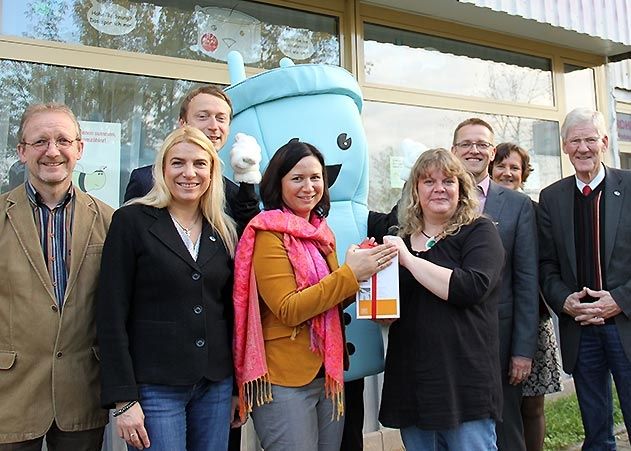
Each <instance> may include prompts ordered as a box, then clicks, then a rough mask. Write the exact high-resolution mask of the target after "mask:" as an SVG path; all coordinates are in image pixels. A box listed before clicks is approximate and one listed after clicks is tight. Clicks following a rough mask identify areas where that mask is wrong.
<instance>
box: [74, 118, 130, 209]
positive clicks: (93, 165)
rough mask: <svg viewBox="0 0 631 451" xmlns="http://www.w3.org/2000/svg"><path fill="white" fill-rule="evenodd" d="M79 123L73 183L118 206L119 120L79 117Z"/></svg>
mask: <svg viewBox="0 0 631 451" xmlns="http://www.w3.org/2000/svg"><path fill="white" fill-rule="evenodd" d="M80 125H81V136H82V139H83V142H84V148H83V156H82V157H81V159H80V160H79V161H77V165H76V166H75V168H74V173H73V174H72V181H73V183H74V186H75V187H76V188H78V189H80V190H81V191H83V192H86V193H89V194H91V195H93V196H94V197H97V198H98V199H100V200H102V201H103V202H105V203H106V204H109V205H110V206H112V207H113V208H118V206H119V204H120V157H121V124H120V123H117V122H92V121H80Z"/></svg>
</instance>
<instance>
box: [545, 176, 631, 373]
mask: <svg viewBox="0 0 631 451" xmlns="http://www.w3.org/2000/svg"><path fill="white" fill-rule="evenodd" d="M605 174H606V175H605V187H604V188H603V191H602V194H603V196H605V218H604V222H605V225H604V234H605V261H604V267H605V275H606V277H607V280H606V287H607V290H608V291H609V293H610V294H611V297H613V299H614V301H616V304H618V306H620V308H621V309H622V314H619V315H617V316H616V317H615V322H616V326H617V328H618V333H619V334H620V341H622V347H623V348H624V351H625V353H626V355H627V358H629V359H631V319H630V318H631V234H630V233H629V231H631V172H629V171H623V170H620V169H613V168H608V167H605ZM575 190H576V179H575V177H574V176H573V175H572V176H569V177H566V178H564V179H562V180H559V181H558V182H556V183H553V184H552V185H550V186H549V187H547V188H545V189H544V190H543V191H541V194H540V195H539V218H538V219H539V254H540V261H539V270H540V273H541V288H542V290H543V294H544V296H545V297H546V301H547V302H548V305H550V307H552V310H554V311H555V312H556V314H557V315H558V316H559V331H560V332H561V355H562V357H563V369H564V370H565V372H567V373H571V372H572V371H573V370H574V366H575V365H576V357H577V355H578V348H579V343H580V340H581V330H582V327H583V326H581V325H580V324H578V323H577V322H576V321H574V318H572V317H570V315H567V314H566V313H564V312H563V304H564V303H565V299H566V298H567V297H568V296H569V295H570V294H571V293H573V292H576V291H579V290H580V289H582V287H579V286H577V281H576V247H575V243H574V240H575V238H574V191H575Z"/></svg>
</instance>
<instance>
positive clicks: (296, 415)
mask: <svg viewBox="0 0 631 451" xmlns="http://www.w3.org/2000/svg"><path fill="white" fill-rule="evenodd" d="M272 396H273V401H272V402H270V403H268V404H263V405H261V406H256V405H255V406H254V409H253V410H252V420H253V421H254V428H255V429H256V433H257V435H258V436H259V439H260V441H261V446H262V447H263V449H265V451H339V450H340V443H341V442H342V432H343V430H344V417H341V418H340V419H335V418H334V417H333V413H334V412H333V400H332V399H330V398H327V397H325V394H324V378H317V379H314V380H313V381H312V382H311V383H309V384H307V385H305V386H302V387H283V386H280V385H272Z"/></svg>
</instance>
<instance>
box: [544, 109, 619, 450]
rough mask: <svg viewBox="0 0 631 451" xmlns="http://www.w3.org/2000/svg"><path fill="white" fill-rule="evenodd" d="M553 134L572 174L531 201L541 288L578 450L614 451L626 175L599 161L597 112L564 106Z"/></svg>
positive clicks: (602, 140)
mask: <svg viewBox="0 0 631 451" xmlns="http://www.w3.org/2000/svg"><path fill="white" fill-rule="evenodd" d="M561 137H562V139H563V151H564V152H565V153H566V154H567V155H568V157H569V159H570V162H571V163H572V165H573V166H574V169H575V172H576V174H575V175H573V176H569V177H566V178H564V179H562V180H560V181H558V182H556V183H554V184H552V185H550V186H549V187H547V188H546V189H544V190H543V191H542V192H541V195H540V198H539V252H540V274H541V286H542V289H543V293H544V296H545V297H546V300H547V301H548V303H549V304H550V307H552V309H553V310H554V311H555V312H556V313H557V315H558V316H559V328H560V332H561V354H562V357H563V368H564V370H565V371H566V372H567V373H571V374H572V376H573V377H574V385H575V387H576V394H577V397H578V403H579V407H580V410H581V417H582V420H583V426H584V429H585V442H584V444H583V448H582V449H583V450H614V449H616V443H615V438H614V435H613V408H612V394H611V375H612V374H613V378H614V380H615V382H616V388H617V391H618V398H619V399H620V404H621V407H622V412H623V415H624V421H625V425H626V428H627V431H631V321H630V320H629V318H630V317H631V235H630V233H629V232H630V231H631V173H630V172H628V171H622V170H618V169H612V168H608V167H606V166H605V165H603V163H602V158H603V155H604V153H605V151H606V150H607V147H608V145H609V138H608V136H607V128H606V126H605V120H604V117H603V115H602V114H601V113H599V112H597V111H593V110H591V109H587V108H580V109H576V110H573V111H571V112H570V113H569V114H568V115H567V117H566V118H565V121H564V123H563V126H562V128H561Z"/></svg>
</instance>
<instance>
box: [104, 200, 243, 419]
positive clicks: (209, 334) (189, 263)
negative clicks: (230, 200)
mask: <svg viewBox="0 0 631 451" xmlns="http://www.w3.org/2000/svg"><path fill="white" fill-rule="evenodd" d="M200 239H201V242H200V246H199V256H198V258H197V261H194V260H193V259H192V258H191V256H190V254H189V252H188V250H187V249H186V246H185V245H184V243H183V242H182V239H181V237H180V236H179V234H178V232H177V230H176V228H175V226H174V225H173V221H172V219H171V217H170V215H169V213H168V211H167V210H166V209H157V208H153V207H148V206H145V205H129V206H125V207H122V208H120V209H119V210H117V211H116V212H115V213H114V216H113V218H112V224H111V226H110V229H109V232H108V234H107V238H106V240H105V244H104V247H103V258H102V260H101V275H100V279H99V285H98V289H97V317H96V320H97V334H98V341H99V345H100V348H101V356H102V361H101V386H102V392H101V403H102V405H103V406H104V407H106V408H107V407H111V406H112V405H113V403H115V402H122V401H130V400H137V399H138V389H137V386H138V384H140V383H151V384H164V385H188V384H194V383H196V382H198V381H199V380H200V379H202V378H207V379H209V380H212V381H218V380H222V379H225V378H226V377H228V376H230V375H231V374H232V352H231V330H232V283H233V262H232V259H231V257H230V254H229V253H228V252H227V250H226V248H225V247H224V244H223V242H222V241H221V239H220V238H219V236H218V235H217V234H216V233H215V232H214V231H213V229H212V228H211V227H210V225H209V224H208V223H207V222H205V221H204V223H203V228H202V235H201V238H200Z"/></svg>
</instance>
